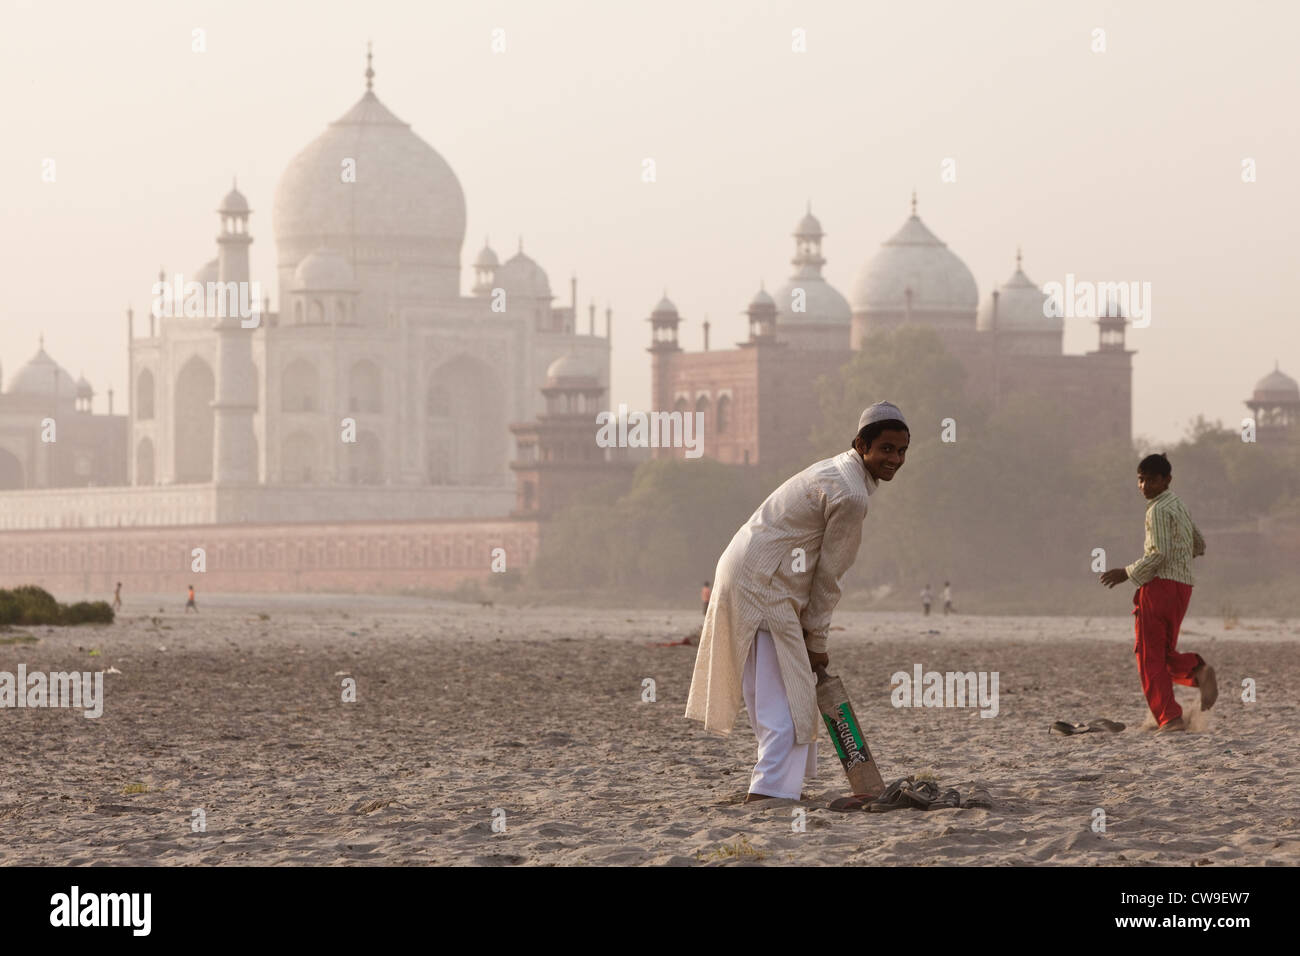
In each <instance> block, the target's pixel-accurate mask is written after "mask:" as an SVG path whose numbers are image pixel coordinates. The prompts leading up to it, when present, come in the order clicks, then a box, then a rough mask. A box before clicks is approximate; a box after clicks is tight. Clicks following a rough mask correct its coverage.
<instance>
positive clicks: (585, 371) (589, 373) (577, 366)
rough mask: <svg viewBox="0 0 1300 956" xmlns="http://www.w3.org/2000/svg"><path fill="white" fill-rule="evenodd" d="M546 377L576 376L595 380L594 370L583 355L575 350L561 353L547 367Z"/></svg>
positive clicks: (570, 377)
mask: <svg viewBox="0 0 1300 956" xmlns="http://www.w3.org/2000/svg"><path fill="white" fill-rule="evenodd" d="M546 378H547V380H548V381H559V380H560V379H578V378H580V379H591V380H592V381H595V379H596V372H595V370H594V369H593V368H592V367H591V364H590V363H589V362H588V361H587V360H586V359H585V358H584V357H583V356H581V355H578V354H577V353H576V352H569V353H568V354H566V355H561V356H560V357H559V358H557V359H556V360H555V361H554V362H552V363H551V364H550V365H549V366H548V367H547V369H546Z"/></svg>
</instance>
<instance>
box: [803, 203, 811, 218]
mask: <svg viewBox="0 0 1300 956" xmlns="http://www.w3.org/2000/svg"><path fill="white" fill-rule="evenodd" d="M804 212H806V213H807V214H808V215H810V216H811V215H812V200H811V199H809V200H808V205H807V207H806V208H805V209H804Z"/></svg>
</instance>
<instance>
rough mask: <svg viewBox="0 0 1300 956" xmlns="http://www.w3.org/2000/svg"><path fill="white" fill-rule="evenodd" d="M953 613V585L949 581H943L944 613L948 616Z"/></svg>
mask: <svg viewBox="0 0 1300 956" xmlns="http://www.w3.org/2000/svg"><path fill="white" fill-rule="evenodd" d="M951 613H952V585H951V584H949V583H948V582H947V581H944V582H943V614H944V617H947V616H948V615H949V614H951Z"/></svg>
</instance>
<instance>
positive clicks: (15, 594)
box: [0, 584, 113, 625]
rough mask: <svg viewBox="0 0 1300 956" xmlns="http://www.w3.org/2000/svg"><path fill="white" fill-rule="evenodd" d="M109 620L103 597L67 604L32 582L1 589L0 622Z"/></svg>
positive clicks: (71, 622) (83, 622) (38, 622)
mask: <svg viewBox="0 0 1300 956" xmlns="http://www.w3.org/2000/svg"><path fill="white" fill-rule="evenodd" d="M111 623H113V609H112V608H111V607H109V606H108V603H107V602H105V601H79V602H78V603H76V604H73V605H71V606H68V605H65V604H60V603H59V602H58V601H56V600H54V596H53V595H51V594H50V592H49V591H46V590H45V589H44V588H38V587H36V586H35V585H31V584H25V585H23V586H22V587H17V588H14V589H13V590H10V591H7V590H4V589H0V625H11V624H29V625H30V624H111Z"/></svg>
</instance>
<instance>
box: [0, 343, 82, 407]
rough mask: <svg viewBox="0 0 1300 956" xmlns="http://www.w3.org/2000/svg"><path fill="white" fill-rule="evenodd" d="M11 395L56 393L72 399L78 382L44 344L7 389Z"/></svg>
mask: <svg viewBox="0 0 1300 956" xmlns="http://www.w3.org/2000/svg"><path fill="white" fill-rule="evenodd" d="M5 391H6V392H8V393H9V394H10V395H54V394H56V393H57V394H58V396H59V397H60V398H64V399H67V400H69V401H71V400H72V399H73V397H75V395H76V392H77V383H76V382H75V381H73V378H72V376H71V375H69V374H68V372H67V370H66V369H64V368H63V367H62V366H60V365H59V363H58V362H56V361H54V359H52V358H50V356H49V353H48V352H46V351H45V346H44V344H42V345H41V347H40V348H39V349H37V351H36V354H35V355H33V356H32V357H31V358H30V359H29V360H28V361H27V364H26V365H24V366H23V367H22V368H20V369H19V370H18V372H17V373H16V374H15V375H14V377H13V378H12V379H11V380H10V382H9V387H8V388H6V389H5Z"/></svg>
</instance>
